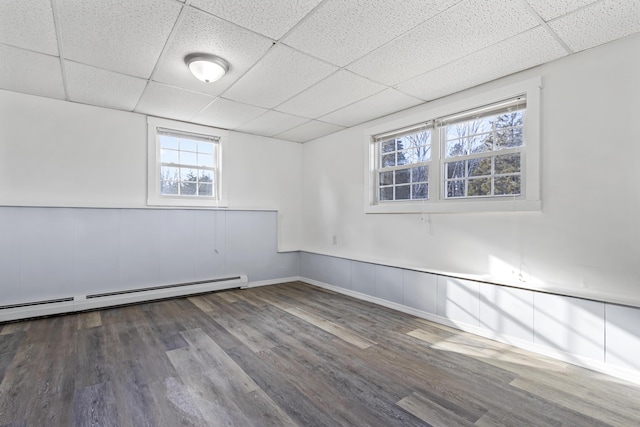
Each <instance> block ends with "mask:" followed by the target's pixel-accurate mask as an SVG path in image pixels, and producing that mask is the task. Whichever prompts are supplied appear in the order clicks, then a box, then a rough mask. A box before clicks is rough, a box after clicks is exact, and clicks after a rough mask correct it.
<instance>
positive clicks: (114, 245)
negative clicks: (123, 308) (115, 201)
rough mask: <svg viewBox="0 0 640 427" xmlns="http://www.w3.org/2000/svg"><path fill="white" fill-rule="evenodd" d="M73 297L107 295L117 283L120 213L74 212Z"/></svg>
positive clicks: (102, 210) (89, 210)
mask: <svg viewBox="0 0 640 427" xmlns="http://www.w3.org/2000/svg"><path fill="white" fill-rule="evenodd" d="M74 214H75V218H74V221H75V227H74V229H75V235H74V246H75V251H74V252H75V253H74V261H73V265H74V282H75V289H76V294H78V295H86V294H87V293H101V292H108V291H110V290H111V289H113V288H114V286H115V287H117V286H118V284H119V283H120V274H119V265H120V264H119V263H120V210H118V209H74Z"/></svg>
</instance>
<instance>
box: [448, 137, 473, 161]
mask: <svg viewBox="0 0 640 427" xmlns="http://www.w3.org/2000/svg"><path fill="white" fill-rule="evenodd" d="M468 144H469V142H468V140H467V139H466V138H465V139H455V140H453V141H447V153H446V156H447V157H456V156H464V155H466V154H467V152H468V147H469V145H468Z"/></svg>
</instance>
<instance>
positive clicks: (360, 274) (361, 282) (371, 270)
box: [351, 261, 376, 296]
mask: <svg viewBox="0 0 640 427" xmlns="http://www.w3.org/2000/svg"><path fill="white" fill-rule="evenodd" d="M351 289H352V290H353V291H356V292H360V293H362V294H365V295H369V296H375V292H376V266H375V265H374V264H369V263H366V262H358V261H353V263H352V264H351Z"/></svg>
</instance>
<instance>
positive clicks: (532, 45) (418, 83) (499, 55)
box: [398, 27, 567, 100]
mask: <svg viewBox="0 0 640 427" xmlns="http://www.w3.org/2000/svg"><path fill="white" fill-rule="evenodd" d="M566 54H567V52H566V51H565V50H564V48H562V46H560V44H559V43H558V42H557V41H556V40H555V39H554V38H553V37H552V36H551V35H550V34H549V32H548V31H547V30H546V29H544V28H542V27H537V28H534V29H532V30H529V31H527V32H526V33H522V34H519V35H517V36H515V37H512V38H510V39H507V40H505V41H503V42H501V43H498V44H495V45H493V46H491V47H488V48H486V49H483V50H481V51H479V52H476V53H474V54H472V55H469V56H466V57H464V58H462V59H459V60H457V61H455V62H452V63H449V64H447V65H445V66H443V67H440V68H438V69H436V70H433V71H430V72H428V73H426V74H423V75H421V76H419V77H416V78H414V79H412V80H409V81H407V82H405V83H402V84H401V85H399V86H398V89H399V90H401V91H403V92H406V93H409V94H411V95H413V96H417V97H420V98H422V99H426V100H433V99H436V98H440V97H442V96H445V95H449V94H451V93H455V92H458V91H461V90H463V89H468V88H470V87H473V86H476V85H479V84H482V83H485V82H488V81H491V80H494V79H497V78H499V77H503V76H506V75H508V74H512V73H515V72H517V71H521V70H524V69H527V68H531V67H534V66H536V65H539V64H542V63H544V62H548V61H553V60H554V59H557V58H560V57H562V56H564V55H566Z"/></svg>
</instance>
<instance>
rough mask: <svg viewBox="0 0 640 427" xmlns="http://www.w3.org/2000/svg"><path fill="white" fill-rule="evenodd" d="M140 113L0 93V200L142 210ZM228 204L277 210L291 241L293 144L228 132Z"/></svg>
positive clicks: (296, 170)
mask: <svg viewBox="0 0 640 427" xmlns="http://www.w3.org/2000/svg"><path fill="white" fill-rule="evenodd" d="M146 135H147V125H146V117H145V116H144V115H140V114H133V113H127V112H122V111H115V110H109V109H104V108H98V107H92V106H87V105H81V104H74V103H69V102H62V101H58V100H52V99H47V98H40V97H36V96H31V95H23V94H18V93H13V92H7V91H0V205H5V206H64V207H110V208H145V207H146V200H147V195H146V192H147V172H146V171H147V137H146ZM227 150H228V152H227V153H225V155H226V158H227V160H228V163H227V165H226V169H225V173H226V175H225V178H226V179H228V202H229V208H230V209H272V210H278V212H279V221H278V225H279V237H280V239H279V248H280V249H281V250H294V249H297V248H298V247H299V241H298V238H299V235H300V224H301V201H300V197H299V195H300V193H301V179H300V177H301V162H300V157H301V152H302V147H301V146H300V144H297V143H292V142H287V141H281V140H276V139H272V138H261V137H256V136H252V135H247V134H242V133H237V132H230V133H229V143H228V145H227Z"/></svg>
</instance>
